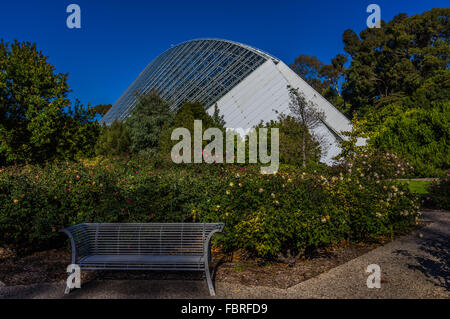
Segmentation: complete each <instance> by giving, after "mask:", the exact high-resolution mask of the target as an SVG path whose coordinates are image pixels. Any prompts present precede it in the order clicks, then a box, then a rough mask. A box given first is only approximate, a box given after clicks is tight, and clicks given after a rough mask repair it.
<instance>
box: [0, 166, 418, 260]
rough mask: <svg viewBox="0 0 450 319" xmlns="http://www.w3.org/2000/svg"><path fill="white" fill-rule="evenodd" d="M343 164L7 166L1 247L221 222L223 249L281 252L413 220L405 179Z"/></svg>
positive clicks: (0, 200)
mask: <svg viewBox="0 0 450 319" xmlns="http://www.w3.org/2000/svg"><path fill="white" fill-rule="evenodd" d="M355 163H356V161H355ZM355 165H356V164H355ZM358 165H359V164H358ZM361 165H363V164H361ZM344 167H345V169H344ZM346 168H347V166H345V165H344V166H342V167H341V168H340V169H336V170H335V171H332V170H330V169H327V172H325V171H323V172H322V174H323V175H321V173H320V172H317V171H316V172H301V171H299V170H298V169H295V168H290V167H285V168H282V169H280V171H279V172H278V173H277V174H275V175H261V174H260V170H259V168H258V167H254V166H234V165H231V166H230V165H206V164H205V165H183V166H177V165H175V164H172V163H168V162H164V161H158V162H151V161H145V162H144V161H140V160H127V161H122V160H118V159H113V160H104V159H98V160H91V161H80V162H77V163H73V162H65V163H55V164H48V165H46V166H44V167H40V166H30V165H28V166H11V167H7V168H4V169H1V170H0V247H8V248H11V249H14V250H15V251H17V252H18V253H21V254H24V253H28V252H31V251H35V250H43V249H48V248H55V247H60V246H61V245H64V244H65V243H66V241H65V240H63V238H64V237H62V236H61V235H60V234H58V233H57V230H58V229H61V228H64V227H67V226H70V225H74V224H78V223H83V222H191V221H198V222H221V221H223V222H225V223H226V228H225V231H224V233H223V234H220V235H218V236H216V239H215V242H216V244H217V245H220V246H221V247H222V248H223V249H224V250H225V251H226V252H232V251H234V250H236V249H242V248H243V249H246V250H247V251H248V252H250V253H252V254H254V255H255V256H259V257H263V258H279V257H280V256H282V255H292V256H297V255H299V254H302V253H303V252H304V251H305V250H310V249H315V248H317V247H322V246H327V245H332V244H333V243H335V242H338V241H341V240H358V241H360V240H365V239H367V238H370V237H376V236H385V235H393V234H395V232H397V231H403V230H405V229H406V228H408V227H409V226H410V225H412V224H414V223H415V222H417V218H418V208H419V207H418V204H417V201H416V199H415V198H414V197H413V196H412V195H411V193H410V192H409V190H408V188H407V186H405V185H399V184H398V183H396V182H395V181H394V180H390V179H386V178H385V179H383V178H381V177H380V176H379V174H377V173H375V175H374V174H373V173H371V174H364V173H361V172H360V171H362V170H363V169H362V168H359V169H355V170H352V171H351V172H349V171H348V170H347V169H346Z"/></svg>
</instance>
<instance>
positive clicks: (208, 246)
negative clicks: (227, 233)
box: [203, 223, 225, 263]
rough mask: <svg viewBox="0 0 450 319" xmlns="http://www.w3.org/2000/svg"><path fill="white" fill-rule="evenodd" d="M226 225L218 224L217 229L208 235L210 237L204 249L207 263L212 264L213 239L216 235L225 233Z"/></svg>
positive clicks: (206, 240)
mask: <svg viewBox="0 0 450 319" xmlns="http://www.w3.org/2000/svg"><path fill="white" fill-rule="evenodd" d="M224 226H225V224H224V223H218V224H217V225H216V227H215V228H214V229H213V230H212V231H211V232H210V233H209V234H208V236H207V237H206V239H205V243H204V245H203V247H204V250H205V251H204V258H205V263H208V262H211V259H212V258H211V239H212V236H213V235H214V234H215V233H221V232H222V231H223V228H224Z"/></svg>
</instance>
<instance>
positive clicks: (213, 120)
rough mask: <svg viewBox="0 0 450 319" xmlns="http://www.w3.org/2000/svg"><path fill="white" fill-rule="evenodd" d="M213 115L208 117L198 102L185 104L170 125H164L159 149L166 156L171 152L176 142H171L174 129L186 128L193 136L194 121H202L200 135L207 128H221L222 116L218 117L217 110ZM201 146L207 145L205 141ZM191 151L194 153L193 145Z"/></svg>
mask: <svg viewBox="0 0 450 319" xmlns="http://www.w3.org/2000/svg"><path fill="white" fill-rule="evenodd" d="M216 111H217V112H216ZM214 114H215V115H213V117H212V116H210V115H209V114H208V113H207V112H206V111H205V109H204V108H203V105H202V104H201V103H200V102H185V103H183V105H182V106H181V108H179V109H178V111H177V113H176V115H175V117H174V120H173V122H172V124H171V125H166V126H165V127H164V129H163V132H162V134H161V140H160V146H159V149H160V150H161V151H162V152H163V153H165V154H168V153H170V152H171V150H172V147H173V145H175V144H176V143H178V142H176V141H172V140H171V135H172V131H173V130H174V129H176V128H186V129H188V130H189V132H190V133H191V137H193V136H194V121H195V120H201V121H202V134H203V133H204V132H205V130H207V129H208V128H219V129H223V127H221V126H220V125H221V121H223V119H222V116H220V114H219V111H218V108H216V109H215V112H214ZM202 143H203V146H205V145H206V144H207V142H206V141H202ZM191 149H192V151H194V145H193V144H192V148H191Z"/></svg>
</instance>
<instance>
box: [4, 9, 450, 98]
mask: <svg viewBox="0 0 450 319" xmlns="http://www.w3.org/2000/svg"><path fill="white" fill-rule="evenodd" d="M71 3H76V4H78V5H79V6H80V7H81V10H82V12H81V18H82V28H81V29H79V30H75V29H68V28H67V27H66V19H67V16H68V14H67V13H66V7H67V6H68V5H69V4H71ZM371 3H376V4H378V5H379V6H380V7H381V17H382V19H383V20H385V21H389V20H391V19H392V17H394V16H395V15H396V14H398V13H400V12H404V13H407V14H408V15H413V14H418V13H422V12H424V11H427V10H430V9H432V8H438V7H440V8H444V7H447V6H448V0H447V1H444V0H427V1H423V0H409V1H408V0H370V1H365V0H345V1H338V0H335V1H331V0H330V1H328V0H277V1H273V0H272V1H265V0H259V1H257V0H240V1H237V0H226V1H215V0H209V1H200V0H198V1H197V0H191V1H189V0H184V1H178V0H171V1H167V0H165V1H156V0H149V1H147V0H127V1H124V0H70V1H65V0H55V1H49V0H46V1H39V0H29V1H28V0H27V1H24V0H15V1H2V5H1V9H0V38H2V39H4V40H6V41H11V40H13V39H18V40H21V41H22V40H26V41H31V42H36V43H37V45H38V48H39V49H40V50H42V51H43V53H44V54H45V55H46V56H49V61H50V62H51V63H52V64H53V65H55V67H56V70H57V72H61V73H69V85H70V86H71V88H72V90H73V94H72V97H77V98H79V99H80V100H81V102H82V103H83V104H87V103H88V102H90V103H91V104H93V105H96V104H108V103H111V104H113V103H114V102H115V101H116V100H117V99H118V98H119V97H120V95H121V94H122V93H123V92H124V91H125V90H126V88H127V87H128V86H129V85H130V84H131V82H132V81H133V80H134V79H135V78H136V77H137V76H138V75H139V73H140V72H141V71H142V70H143V69H144V68H145V66H146V65H147V64H148V63H149V62H150V61H151V60H153V59H154V58H155V57H157V56H158V55H159V54H160V53H162V52H163V51H165V50H167V49H168V48H170V47H171V45H175V44H178V43H180V42H184V41H187V40H190V39H196V38H208V37H211V38H223V39H228V40H233V41H237V42H242V43H245V44H249V45H252V46H254V47H256V48H259V49H261V50H264V51H266V52H268V53H271V54H273V55H274V56H276V57H278V58H280V59H281V60H283V61H284V62H285V63H286V64H290V63H292V62H293V60H294V59H295V57H297V56H298V55H300V54H302V53H303V54H307V55H315V56H317V57H318V58H319V59H321V60H322V61H324V62H326V63H329V62H330V59H331V58H332V57H334V56H335V55H336V54H337V53H341V52H343V44H342V33H343V32H344V31H345V30H346V29H353V30H355V31H356V32H358V33H359V32H360V31H361V30H362V29H365V28H366V19H367V17H368V15H369V14H368V13H366V8H367V6H368V5H369V4H371Z"/></svg>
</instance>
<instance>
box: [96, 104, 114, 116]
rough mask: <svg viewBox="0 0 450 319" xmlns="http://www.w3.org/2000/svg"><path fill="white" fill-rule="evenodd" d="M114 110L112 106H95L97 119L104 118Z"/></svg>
mask: <svg viewBox="0 0 450 319" xmlns="http://www.w3.org/2000/svg"><path fill="white" fill-rule="evenodd" d="M111 108H112V105H111V104H98V105H96V106H94V112H95V115H96V117H100V118H102V117H103V116H105V114H106V113H108V111H109V110H110V109H111Z"/></svg>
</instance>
